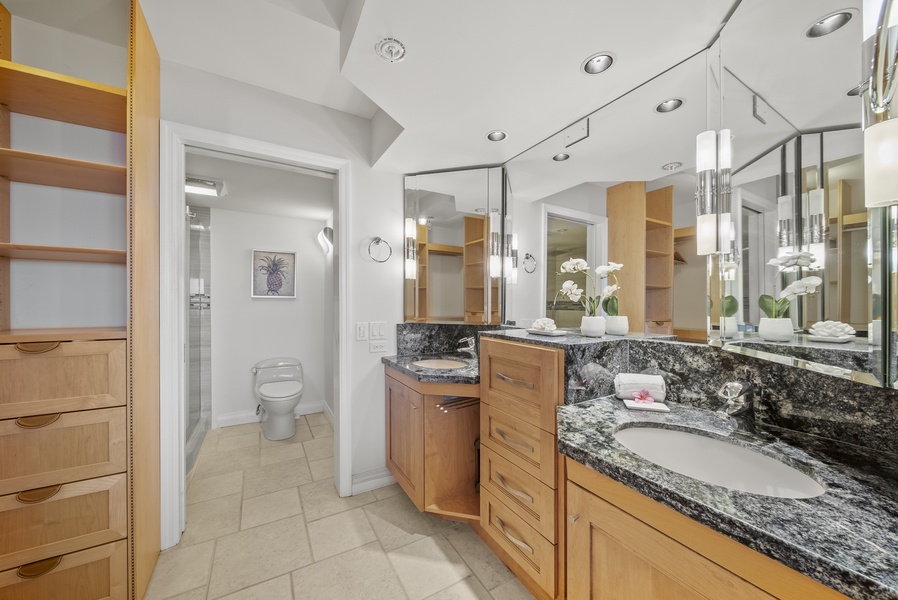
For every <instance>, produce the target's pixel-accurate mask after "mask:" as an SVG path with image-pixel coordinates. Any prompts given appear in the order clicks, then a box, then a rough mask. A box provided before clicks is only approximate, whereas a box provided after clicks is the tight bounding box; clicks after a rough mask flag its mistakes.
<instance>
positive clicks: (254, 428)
mask: <svg viewBox="0 0 898 600" xmlns="http://www.w3.org/2000/svg"><path fill="white" fill-rule="evenodd" d="M216 431H220V432H221V433H220V434H219V435H220V436H221V437H222V438H226V437H230V436H232V435H242V434H244V433H258V432H260V431H262V424H261V423H259V422H258V421H256V422H254V423H244V424H243V425H232V426H230V427H221V428H219V429H217V430H216Z"/></svg>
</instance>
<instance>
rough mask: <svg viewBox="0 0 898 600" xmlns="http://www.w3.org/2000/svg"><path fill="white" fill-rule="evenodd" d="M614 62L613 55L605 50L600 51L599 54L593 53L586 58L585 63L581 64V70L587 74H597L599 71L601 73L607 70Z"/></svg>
mask: <svg viewBox="0 0 898 600" xmlns="http://www.w3.org/2000/svg"><path fill="white" fill-rule="evenodd" d="M613 63H614V57H613V56H611V55H610V54H608V53H605V52H600V53H598V54H593V55H592V56H590V57H589V58H587V59H586V60H584V61H583V64H582V65H580V70H581V71H583V72H584V73H586V74H587V75H595V74H597V73H601V72H602V71H607V70H608V68H609V67H610V66H611V65H612V64H613Z"/></svg>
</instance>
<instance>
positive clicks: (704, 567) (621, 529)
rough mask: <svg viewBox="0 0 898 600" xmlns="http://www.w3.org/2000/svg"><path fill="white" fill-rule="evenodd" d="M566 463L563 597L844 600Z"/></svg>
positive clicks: (620, 486) (597, 475)
mask: <svg viewBox="0 0 898 600" xmlns="http://www.w3.org/2000/svg"><path fill="white" fill-rule="evenodd" d="M566 463H567V464H566V471H567V479H568V480H567V511H566V512H567V515H566V519H565V522H566V525H567V590H568V592H567V593H568V597H569V598H577V599H578V600H579V599H587V598H639V599H640V600H653V599H657V600H718V599H720V598H727V599H728V600H769V599H773V598H779V599H782V600H807V599H808V598H814V599H816V600H837V599H841V600H845V599H846V596H843V595H842V594H840V593H838V592H836V591H835V590H832V589H830V588H828V587H826V586H824V585H822V584H821V583H819V582H817V581H814V580H813V579H811V578H809V577H807V576H805V575H802V574H801V573H798V572H796V571H794V570H792V569H790V568H788V567H786V566H785V565H783V564H781V563H779V562H777V561H775V560H773V559H770V558H768V557H766V556H763V555H762V554H759V553H758V552H755V551H754V550H751V549H750V548H747V547H746V546H743V545H742V544H740V543H738V542H736V541H734V540H732V539H730V538H728V537H726V536H725V535H723V534H720V533H717V532H716V531H713V530H711V529H709V528H708V527H705V526H704V525H701V524H700V523H696V522H695V521H693V520H691V519H689V518H688V517H686V516H684V515H682V514H680V513H678V512H677V511H675V510H673V509H670V508H668V507H666V506H663V505H661V504H659V503H658V502H655V501H654V500H652V499H651V498H648V497H646V496H643V495H642V494H639V493H638V492H635V491H633V490H631V489H629V488H627V487H626V486H624V485H623V484H621V483H618V482H616V481H614V480H612V479H610V478H608V477H606V476H604V475H602V474H600V473H598V472H596V471H594V470H592V469H590V468H589V467H586V466H584V465H582V464H580V463H578V462H576V461H574V460H572V459H570V458H568V459H566Z"/></svg>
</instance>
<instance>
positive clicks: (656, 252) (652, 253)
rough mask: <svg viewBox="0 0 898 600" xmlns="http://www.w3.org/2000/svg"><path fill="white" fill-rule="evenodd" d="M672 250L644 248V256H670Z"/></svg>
mask: <svg viewBox="0 0 898 600" xmlns="http://www.w3.org/2000/svg"><path fill="white" fill-rule="evenodd" d="M671 254H673V252H662V251H661V250H649V249H648V248H646V249H645V257H646V258H664V257H665V256H670V255H671Z"/></svg>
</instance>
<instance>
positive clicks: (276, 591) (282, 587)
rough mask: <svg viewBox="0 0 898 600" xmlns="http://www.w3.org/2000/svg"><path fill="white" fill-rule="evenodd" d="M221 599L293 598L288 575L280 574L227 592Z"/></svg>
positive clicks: (285, 599)
mask: <svg viewBox="0 0 898 600" xmlns="http://www.w3.org/2000/svg"><path fill="white" fill-rule="evenodd" d="M222 600H293V590H291V589H290V576H289V575H281V576H280V577H277V578H275V579H269V580H268V581H265V582H262V583H260V584H257V585H254V586H252V587H248V588H246V589H245V590H240V591H239V592H234V593H233V594H229V595H227V596H225V597H224V598H222Z"/></svg>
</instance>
